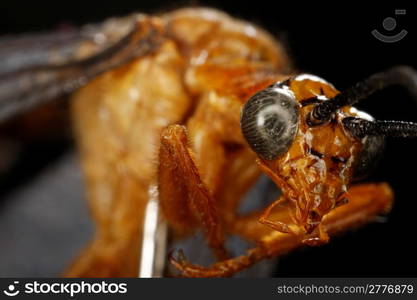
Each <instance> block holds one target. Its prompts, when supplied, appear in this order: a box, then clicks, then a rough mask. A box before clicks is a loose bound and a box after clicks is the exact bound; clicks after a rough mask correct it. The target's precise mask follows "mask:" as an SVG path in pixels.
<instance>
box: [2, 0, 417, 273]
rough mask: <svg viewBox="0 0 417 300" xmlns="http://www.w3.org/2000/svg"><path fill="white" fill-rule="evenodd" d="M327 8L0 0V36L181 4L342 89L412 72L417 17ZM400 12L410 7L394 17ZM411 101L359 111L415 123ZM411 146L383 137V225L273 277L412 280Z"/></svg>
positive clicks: (414, 158)
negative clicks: (389, 73)
mask: <svg viewBox="0 0 417 300" xmlns="http://www.w3.org/2000/svg"><path fill="white" fill-rule="evenodd" d="M348 3H349V4H347V3H339V2H337V3H336V1H334V2H333V4H332V5H323V4H322V2H321V1H320V2H318V1H310V2H309V4H308V5H306V4H304V3H302V2H296V3H293V4H290V3H289V2H288V1H286V2H283V1H270V2H262V1H259V0H256V1H252V2H248V3H243V2H236V3H233V2H228V3H224V2H222V1H199V2H195V1H194V2H184V1H181V2H167V1H148V2H144V1H111V2H108V3H104V2H100V3H97V2H93V1H84V3H75V2H74V1H59V2H58V1H56V2H54V3H46V2H39V1H36V2H34V3H26V2H23V1H22V2H18V1H15V2H12V1H2V4H0V8H1V12H0V15H1V18H0V34H7V33H20V32H27V31H31V32H33V31H39V30H51V29H53V28H56V27H57V26H59V25H60V24H67V23H69V24H75V25H77V24H83V23H88V22H95V21H100V20H102V19H104V18H106V17H110V16H117V15H124V14H128V13H131V12H133V11H141V12H146V13H153V12H161V11H166V10H169V9H173V8H178V7H181V6H186V5H189V4H192V5H206V6H212V7H217V8H219V9H222V10H225V11H226V12H228V13H230V14H232V15H234V16H237V17H241V18H244V19H247V20H250V21H252V22H254V23H256V24H258V25H261V26H263V27H265V28H266V29H268V30H269V31H270V32H272V33H273V34H274V35H275V36H276V37H277V38H278V39H280V40H281V41H282V42H283V43H284V45H285V46H286V48H287V50H288V52H289V54H290V56H291V58H292V60H293V62H294V65H295V66H296V68H297V69H299V70H302V71H305V72H309V73H313V74H316V75H319V76H321V77H323V78H325V79H327V80H328V81H330V82H332V83H333V84H334V85H335V86H336V87H337V88H339V89H341V90H343V89H345V88H347V87H348V86H350V85H352V84H354V83H355V82H356V81H358V80H360V79H363V78H364V77H366V76H368V75H370V74H372V73H374V72H377V71H381V70H383V69H384V68H387V67H390V66H393V65H397V64H408V65H412V66H414V67H417V65H416V59H415V56H416V55H415V53H416V46H415V43H414V41H415V40H416V37H417V32H416V31H417V30H416V29H417V28H416V23H415V21H414V20H415V19H416V17H417V12H415V11H413V10H412V9H411V6H410V7H408V6H401V5H400V4H398V3H396V4H394V3H393V4H391V5H384V6H381V5H376V4H375V6H374V7H371V8H367V7H364V6H362V5H359V4H352V2H351V1H349V2H348ZM396 8H402V9H407V8H410V9H409V10H407V14H406V15H405V16H395V15H394V10H395V9H396ZM389 16H391V17H395V18H396V20H397V27H396V29H395V30H393V32H394V33H397V32H399V31H400V30H401V29H406V30H407V31H408V35H407V36H406V37H405V38H404V39H403V40H402V41H400V42H397V43H393V44H387V43H382V42H380V41H378V40H376V39H375V38H374V37H373V36H372V35H371V34H370V32H371V30H373V29H378V30H379V31H380V32H381V33H385V34H390V33H389V32H387V31H385V30H384V29H383V27H382V21H383V19H384V18H386V17H389ZM416 103H417V101H415V102H413V99H412V98H411V97H410V96H409V95H408V94H407V92H405V91H403V90H401V89H400V88H390V89H388V90H386V91H383V92H381V93H378V94H376V95H374V96H372V97H370V98H369V99H368V100H367V101H365V102H364V103H361V104H360V105H358V107H360V108H363V109H364V110H366V111H367V112H369V113H371V114H372V115H373V116H374V117H376V118H378V119H392V120H406V121H417V104H416ZM416 154H417V142H416V140H402V139H389V140H388V142H387V147H386V151H385V154H384V157H383V159H382V161H381V162H380V164H379V166H378V167H377V169H376V170H375V172H374V173H373V175H372V176H371V177H370V178H368V179H367V181H386V182H389V183H390V184H391V186H392V187H393V189H394V191H395V193H396V202H395V205H394V208H393V210H392V213H391V214H390V215H389V216H388V217H387V219H386V221H385V222H382V223H374V224H371V225H369V226H367V227H365V228H362V229H360V230H358V231H356V232H353V233H348V234H345V235H343V236H342V237H338V238H334V239H333V240H332V241H331V243H330V244H329V245H326V246H323V247H319V248H306V249H302V250H299V251H296V252H294V253H291V254H289V255H287V256H285V257H284V258H282V259H281V260H280V262H279V268H278V270H277V272H276V274H275V275H276V276H353V277H357V276H358V277H359V276H416V275H417V271H416V268H415V265H416V264H415V262H416V253H417V251H416V250H417V247H416V245H415V237H416V229H417V224H416V223H415V220H416V219H417V204H416V198H417V196H416V194H415V192H416V189H415V188H416V186H417V180H416V175H415V170H416V168H417V155H416Z"/></svg>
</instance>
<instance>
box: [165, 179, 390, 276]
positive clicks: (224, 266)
mask: <svg viewBox="0 0 417 300" xmlns="http://www.w3.org/2000/svg"><path fill="white" fill-rule="evenodd" d="M348 198H349V202H348V203H347V204H346V205H343V206H339V207H337V208H336V209H334V210H333V211H331V212H330V213H329V214H328V215H326V216H325V218H324V219H323V228H324V229H325V230H327V232H329V233H330V234H331V235H335V234H339V233H341V232H343V231H346V230H348V229H352V228H355V227H358V226H360V225H362V224H364V223H367V222H370V221H372V220H373V219H374V218H375V217H376V216H378V215H380V214H381V213H387V212H388V211H389V210H390V208H391V205H392V201H393V192H392V190H391V188H390V187H389V186H388V185H387V184H385V183H380V184H361V185H357V186H353V187H352V188H351V189H350V190H349V195H348ZM250 227H251V226H250V224H248V225H247V228H248V229H249V228H250ZM304 238H305V235H304V233H297V234H296V235H292V234H285V233H282V232H277V231H272V232H270V233H268V234H265V235H262V236H260V237H259V239H258V240H257V246H256V247H254V248H252V249H250V250H248V251H247V252H246V253H245V254H244V255H241V256H238V257H234V258H232V259H229V260H224V261H221V262H218V263H215V264H213V265H211V266H209V267H203V266H198V265H193V264H190V263H189V262H187V261H186V260H185V259H184V257H182V256H181V254H179V256H178V257H175V255H173V254H171V255H170V261H171V263H172V264H174V265H175V266H176V267H177V269H178V270H180V271H181V272H182V274H183V275H184V276H187V277H229V276H232V275H233V274H235V273H237V272H239V271H241V270H243V269H246V268H247V267H250V266H252V265H253V264H255V263H256V262H258V261H260V260H262V259H267V258H272V257H277V256H280V255H283V254H285V253H288V252H290V251H292V250H294V249H296V248H298V247H301V246H303V245H304V243H303V239H304Z"/></svg>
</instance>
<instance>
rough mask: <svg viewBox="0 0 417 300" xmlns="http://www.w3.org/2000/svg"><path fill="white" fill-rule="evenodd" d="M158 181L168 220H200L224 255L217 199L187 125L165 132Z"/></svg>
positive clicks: (210, 241) (189, 222) (176, 224)
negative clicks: (204, 177) (197, 160)
mask: <svg viewBox="0 0 417 300" xmlns="http://www.w3.org/2000/svg"><path fill="white" fill-rule="evenodd" d="M158 183H159V199H160V205H161V210H162V212H163V214H164V215H165V217H166V218H167V220H168V221H169V222H170V223H171V224H172V225H173V226H174V227H184V226H187V225H190V226H193V225H195V224H196V223H200V224H201V226H202V227H203V229H204V231H205V234H206V237H207V240H208V244H209V246H210V247H211V248H212V249H213V251H214V252H215V254H216V256H217V257H218V258H219V259H224V258H225V257H226V256H227V253H226V250H225V248H224V245H223V243H224V236H223V229H222V226H221V223H220V218H219V215H218V212H217V209H216V205H215V201H214V198H213V197H212V195H211V193H210V191H209V190H208V189H207V187H206V185H205V184H204V182H203V181H202V179H201V175H200V172H199V169H198V168H197V166H196V163H195V159H194V154H193V152H192V150H191V149H190V148H189V147H188V138H187V133H186V129H185V127H183V126H180V125H171V126H168V127H167V128H166V129H165V130H164V131H163V132H162V134H161V148H160V152H159V170H158Z"/></svg>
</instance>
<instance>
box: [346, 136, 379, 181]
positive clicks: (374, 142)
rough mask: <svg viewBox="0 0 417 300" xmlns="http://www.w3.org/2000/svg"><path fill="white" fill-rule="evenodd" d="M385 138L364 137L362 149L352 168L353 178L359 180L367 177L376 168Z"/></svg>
mask: <svg viewBox="0 0 417 300" xmlns="http://www.w3.org/2000/svg"><path fill="white" fill-rule="evenodd" d="M384 146H385V138H384V137H383V136H366V137H364V141H363V149H362V151H361V152H360V154H359V156H358V158H357V161H356V163H355V166H354V172H353V178H354V179H355V180H360V179H363V178H365V177H367V176H368V175H369V174H370V173H371V172H372V171H373V170H374V169H375V167H376V165H377V164H378V162H379V160H380V159H381V157H382V153H383V152H384Z"/></svg>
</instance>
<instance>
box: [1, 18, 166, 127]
mask: <svg viewBox="0 0 417 300" xmlns="http://www.w3.org/2000/svg"><path fill="white" fill-rule="evenodd" d="M162 40H163V27H162V26H161V25H160V24H156V23H155V22H154V20H152V19H150V18H144V17H143V16H142V15H132V16H129V17H125V18H119V19H110V20H108V21H105V22H103V23H101V24H96V25H86V26H83V27H81V28H79V29H69V30H65V31H57V32H53V33H44V34H29V35H25V36H18V37H14V36H10V37H4V38H1V39H0V59H1V61H2V63H1V64H0V121H1V120H4V119H7V118H8V117H10V116H13V115H14V114H16V113H18V112H21V111H24V110H27V109H29V108H31V107H33V106H35V105H37V104H39V103H42V102H45V101H48V100H51V99H54V98H57V97H59V96H61V95H63V94H65V93H69V92H72V91H73V90H75V89H77V88H79V87H80V86H82V85H84V84H86V83H87V82H88V81H89V80H91V79H92V78H94V77H95V76H97V75H99V74H101V73H103V72H105V71H107V70H109V69H112V68H115V67H117V66H119V65H121V64H123V63H126V62H128V61H130V60H131V59H133V58H135V57H137V56H143V55H147V54H149V53H151V52H152V51H154V50H155V49H157V48H158V46H159V45H160V43H161V42H162Z"/></svg>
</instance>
